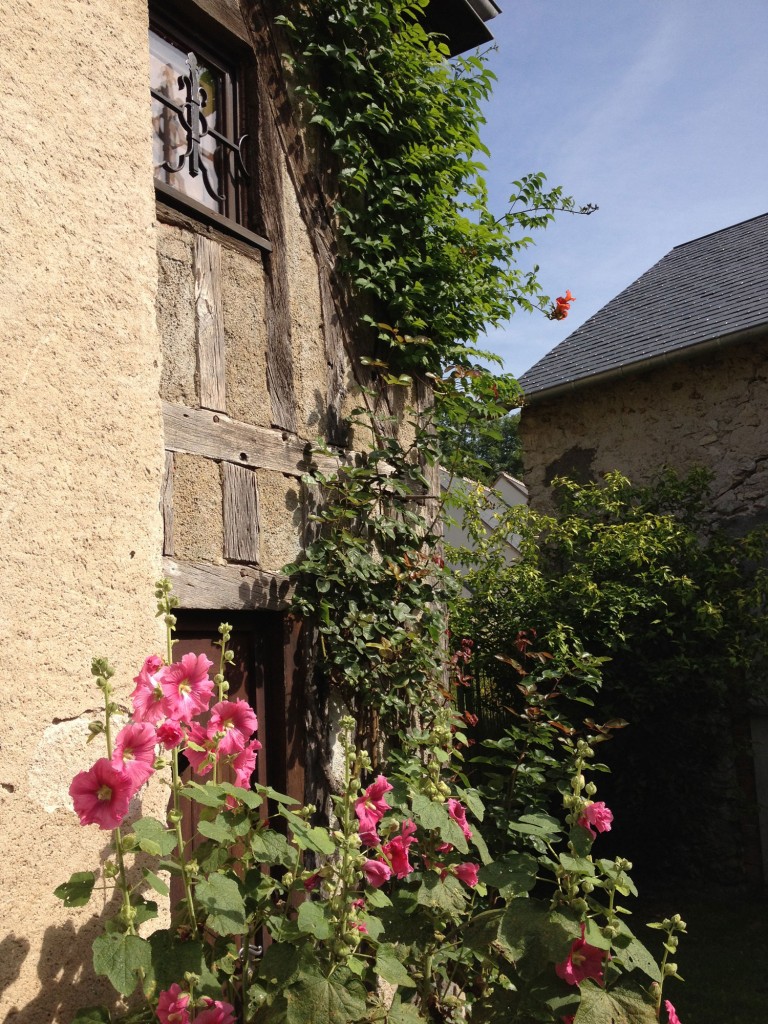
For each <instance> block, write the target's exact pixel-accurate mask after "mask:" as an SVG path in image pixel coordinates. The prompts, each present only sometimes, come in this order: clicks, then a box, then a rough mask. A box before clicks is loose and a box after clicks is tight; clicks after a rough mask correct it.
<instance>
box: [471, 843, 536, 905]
mask: <svg viewBox="0 0 768 1024" xmlns="http://www.w3.org/2000/svg"><path fill="white" fill-rule="evenodd" d="M537 868H538V862H537V860H536V858H535V857H533V856H532V855H531V854H529V853H508V854H506V856H504V857H503V858H501V859H500V860H495V861H493V862H492V863H491V864H484V865H483V866H482V867H481V868H480V871H479V873H478V879H479V881H481V882H484V883H485V884H486V885H491V886H493V888H494V889H499V890H500V891H501V892H502V894H503V895H504V896H505V897H507V898H508V897H509V896H511V895H512V894H513V893H523V892H530V890H531V889H532V888H533V886H534V884H535V882H536V871H537Z"/></svg>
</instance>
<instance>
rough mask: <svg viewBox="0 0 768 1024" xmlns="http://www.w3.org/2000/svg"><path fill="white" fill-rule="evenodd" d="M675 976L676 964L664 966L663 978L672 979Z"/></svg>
mask: <svg viewBox="0 0 768 1024" xmlns="http://www.w3.org/2000/svg"><path fill="white" fill-rule="evenodd" d="M676 974H677V964H673V963H668V964H664V977H665V978H673V977H674V976H675V975H676Z"/></svg>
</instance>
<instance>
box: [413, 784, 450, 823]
mask: <svg viewBox="0 0 768 1024" xmlns="http://www.w3.org/2000/svg"><path fill="white" fill-rule="evenodd" d="M412 807H413V817H414V818H415V819H416V821H417V822H418V823H419V824H420V825H422V826H423V827H424V828H430V829H435V830H436V831H438V832H442V829H444V828H445V827H446V826H447V824H448V823H449V822H450V820H451V819H450V818H449V817H448V811H447V810H446V808H445V804H441V803H439V802H438V801H436V800H430V799H429V797H426V796H422V795H421V794H420V793H419V794H417V795H416V796H415V797H414V798H413V802H412ZM454 824H455V822H454Z"/></svg>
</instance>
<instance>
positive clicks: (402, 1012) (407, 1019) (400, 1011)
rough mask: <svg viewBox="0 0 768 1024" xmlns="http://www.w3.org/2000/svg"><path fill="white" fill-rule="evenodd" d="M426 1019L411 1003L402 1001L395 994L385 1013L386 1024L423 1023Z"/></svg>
mask: <svg viewBox="0 0 768 1024" xmlns="http://www.w3.org/2000/svg"><path fill="white" fill-rule="evenodd" d="M426 1019H427V1018H426V1017H422V1015H421V1014H420V1013H419V1011H418V1010H417V1008H416V1007H415V1006H414V1005H413V1003H403V1002H401V1001H400V999H399V998H398V996H395V998H394V1001H393V1003H392V1005H391V1006H390V1008H389V1012H388V1013H387V1024H425V1022H426Z"/></svg>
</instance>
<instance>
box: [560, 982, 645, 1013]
mask: <svg viewBox="0 0 768 1024" xmlns="http://www.w3.org/2000/svg"><path fill="white" fill-rule="evenodd" d="M575 1024H657V1021H656V1011H655V1009H654V1005H653V1001H652V999H651V997H650V996H649V995H648V993H646V992H643V990H642V989H641V988H639V987H637V986H634V985H632V984H631V983H630V982H628V981H625V980H624V979H622V980H621V981H620V982H619V984H618V985H615V986H614V987H613V988H611V989H610V990H609V991H606V990H605V989H603V988H599V987H598V986H597V985H594V984H592V982H590V981H585V982H583V983H582V985H581V1003H580V1004H579V1009H578V1011H577V1012H576V1020H575Z"/></svg>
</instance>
